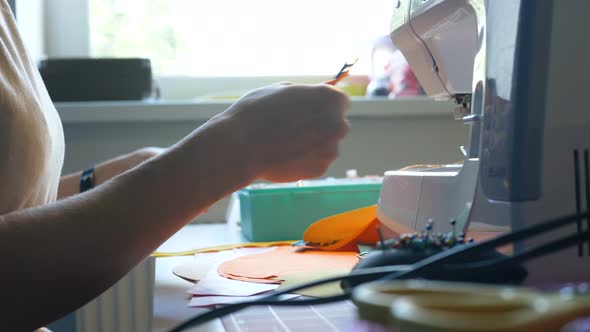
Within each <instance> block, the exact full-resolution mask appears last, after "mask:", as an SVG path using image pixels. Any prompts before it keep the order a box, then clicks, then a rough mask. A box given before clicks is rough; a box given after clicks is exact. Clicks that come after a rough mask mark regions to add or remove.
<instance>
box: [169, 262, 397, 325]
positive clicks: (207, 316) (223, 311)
mask: <svg viewBox="0 0 590 332" xmlns="http://www.w3.org/2000/svg"><path fill="white" fill-rule="evenodd" d="M407 269H408V268H407V267H406V266H403V265H399V266H383V267H372V268H366V269H359V270H355V271H352V272H351V273H349V274H344V275H339V276H334V277H329V278H324V279H321V280H316V281H312V282H308V283H305V284H302V285H298V286H293V287H288V288H285V289H283V290H280V291H274V292H272V293H270V294H267V295H265V296H264V297H262V298H258V299H257V300H251V301H244V302H240V303H233V304H228V305H224V306H222V307H219V308H215V309H213V310H210V311H207V312H204V313H202V314H199V315H196V316H194V317H192V318H190V319H188V320H186V321H184V322H183V323H182V324H180V325H178V326H176V327H174V328H173V329H172V330H170V332H179V331H183V330H184V329H186V328H189V327H191V326H194V325H199V324H202V323H205V322H207V321H210V320H212V319H215V318H219V317H222V316H225V315H228V314H231V313H233V312H236V311H238V310H241V309H243V308H245V307H248V306H252V305H258V304H259V303H264V304H265V305H294V306H302V305H314V304H325V303H332V302H338V301H342V300H346V299H349V298H350V294H347V293H345V294H343V295H335V296H330V297H324V298H318V299H309V300H293V301H280V300H279V299H278V297H279V296H281V295H284V294H288V293H293V292H295V291H298V290H302V289H307V288H312V287H315V286H320V285H324V284H327V283H331V282H339V281H343V280H355V279H358V278H366V277H371V276H379V275H387V274H388V273H391V272H394V271H400V270H401V271H403V270H407ZM287 303H288V304H287Z"/></svg>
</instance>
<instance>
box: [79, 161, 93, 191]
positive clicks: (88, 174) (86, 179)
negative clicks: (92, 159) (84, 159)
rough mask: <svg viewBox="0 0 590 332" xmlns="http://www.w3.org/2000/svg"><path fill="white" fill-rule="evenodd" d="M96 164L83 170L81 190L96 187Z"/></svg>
mask: <svg viewBox="0 0 590 332" xmlns="http://www.w3.org/2000/svg"><path fill="white" fill-rule="evenodd" d="M94 185H95V182H94V166H92V167H91V168H89V169H87V170H85V171H84V172H82V175H81V176H80V192H81V193H83V192H85V191H88V190H90V189H92V188H94Z"/></svg>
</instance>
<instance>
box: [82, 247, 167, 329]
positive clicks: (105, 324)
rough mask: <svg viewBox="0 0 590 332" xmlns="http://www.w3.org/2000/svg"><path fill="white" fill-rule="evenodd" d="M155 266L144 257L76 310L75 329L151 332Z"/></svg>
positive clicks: (152, 258)
mask: <svg viewBox="0 0 590 332" xmlns="http://www.w3.org/2000/svg"><path fill="white" fill-rule="evenodd" d="M155 266H156V262H155V258H154V257H149V258H147V259H146V260H144V261H143V262H141V263H139V264H138V265H137V266H136V267H135V268H134V269H133V270H131V272H129V273H128V274H127V275H126V276H124V277H123V278H122V279H121V280H119V282H117V283H116V284H115V285H114V286H113V287H111V288H109V289H108V290H106V291H105V292H104V293H102V294H101V295H100V296H98V297H97V298H96V299H94V300H93V301H92V302H90V303H88V304H86V305H85V306H83V307H82V308H80V309H78V311H76V331H77V332H146V331H151V330H152V317H153V302H154V277H155Z"/></svg>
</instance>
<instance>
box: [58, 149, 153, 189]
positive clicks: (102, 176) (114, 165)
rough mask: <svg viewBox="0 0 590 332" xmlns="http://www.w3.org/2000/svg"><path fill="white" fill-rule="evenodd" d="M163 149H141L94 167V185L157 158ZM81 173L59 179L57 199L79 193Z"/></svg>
mask: <svg viewBox="0 0 590 332" xmlns="http://www.w3.org/2000/svg"><path fill="white" fill-rule="evenodd" d="M162 151H164V149H162V148H156V147H148V148H142V149H139V150H135V151H133V152H131V153H128V154H125V155H122V156H119V157H116V158H113V159H110V160H107V161H104V162H102V163H100V164H98V165H96V167H95V171H94V180H95V185H97V186H98V185H100V184H102V183H104V182H106V181H108V180H110V179H112V178H114V177H115V176H117V175H119V174H121V173H123V172H125V171H127V170H129V169H131V168H133V167H135V166H137V165H139V164H141V163H142V162H144V161H146V160H148V159H150V158H152V157H154V156H157V155H158V154H160V153H162ZM81 175H82V172H76V173H72V174H68V175H64V176H62V177H61V179H60V181H59V191H58V193H57V199H63V198H66V197H69V196H72V195H76V194H79V193H80V176H81Z"/></svg>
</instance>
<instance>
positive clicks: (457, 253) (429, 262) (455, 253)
mask: <svg viewBox="0 0 590 332" xmlns="http://www.w3.org/2000/svg"><path fill="white" fill-rule="evenodd" d="M580 217H588V213H583V214H573V215H567V216H564V217H561V218H557V219H554V220H550V221H547V222H543V223H541V224H537V225H535V226H531V227H528V228H526V229H522V230H520V231H516V232H512V233H509V234H506V235H503V236H500V237H497V238H495V239H492V240H488V241H485V242H481V243H478V244H472V243H468V244H464V245H461V246H458V247H455V248H450V249H447V250H444V251H442V252H440V253H438V254H435V255H433V256H430V257H427V258H425V259H423V260H421V261H419V262H417V263H415V264H413V265H411V269H407V267H404V268H401V269H400V267H399V266H387V267H375V268H368V269H359V270H355V271H352V272H351V273H350V274H347V275H341V276H335V277H330V278H325V279H322V280H316V281H313V282H309V283H306V284H302V285H299V286H294V287H289V288H285V289H283V290H281V291H275V292H272V293H270V294H268V295H266V296H264V297H262V298H258V299H257V300H252V301H245V302H240V303H234V304H230V305H224V306H222V307H219V308H216V309H213V310H210V311H208V312H205V313H202V314H200V315H197V316H194V317H192V318H190V319H188V320H186V321H185V322H183V323H181V324H180V325H178V326H176V327H174V328H173V329H172V330H170V332H180V331H183V330H184V329H186V328H189V327H191V326H194V325H198V324H202V323H204V322H207V321H210V320H212V319H215V318H220V317H222V316H225V315H228V314H230V313H233V312H236V311H238V310H241V309H243V308H246V307H249V306H253V305H288V306H298V305H313V304H324V303H331V302H337V301H342V300H345V299H349V298H350V293H345V294H343V295H336V296H331V297H324V298H318V299H310V300H294V301H280V300H279V299H278V298H277V297H278V296H280V295H284V294H287V293H292V292H294V291H297V290H301V289H306V288H311V287H315V286H319V285H323V284H326V283H330V282H337V281H345V280H355V279H357V280H358V278H367V277H376V276H379V275H383V274H385V273H389V274H388V275H386V276H384V277H381V278H380V279H381V280H399V279H410V278H415V277H419V276H421V275H422V276H423V275H425V274H427V273H428V272H430V271H431V270H433V269H435V268H440V266H441V265H442V264H444V263H447V262H448V261H449V260H452V259H457V258H461V257H464V256H466V255H468V254H475V253H481V252H484V251H485V250H490V249H494V248H496V247H498V246H502V245H505V244H509V243H513V242H515V241H519V240H523V239H526V238H528V237H532V236H534V235H537V234H540V233H543V232H546V231H549V230H552V229H555V228H558V227H561V226H564V225H567V224H568V223H571V222H572V221H577V220H578V219H579V218H580ZM583 234H585V235H587V236H590V231H587V232H584V233H583ZM579 239H580V235H579V234H576V235H573V236H568V237H566V238H563V239H560V240H556V241H553V242H550V243H548V244H546V245H543V246H539V247H536V248H532V249H530V250H527V251H524V252H522V253H519V254H517V255H514V256H511V257H506V258H503V259H491V260H487V261H484V262H480V263H481V264H485V266H492V265H498V264H503V263H506V262H509V261H511V260H515V261H521V262H523V261H527V260H529V259H534V258H537V257H540V256H543V255H546V254H549V253H552V252H555V251H558V250H561V249H564V248H567V247H571V246H573V245H576V244H577V243H578V242H579ZM473 264H479V263H473ZM451 266H452V267H453V268H456V269H458V270H459V269H470V268H471V267H470V266H471V263H469V264H465V265H464V264H461V265H451ZM482 266H484V265H482ZM445 267H446V266H445ZM480 267H481V266H480ZM473 268H479V267H478V266H475V265H474V266H473Z"/></svg>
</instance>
